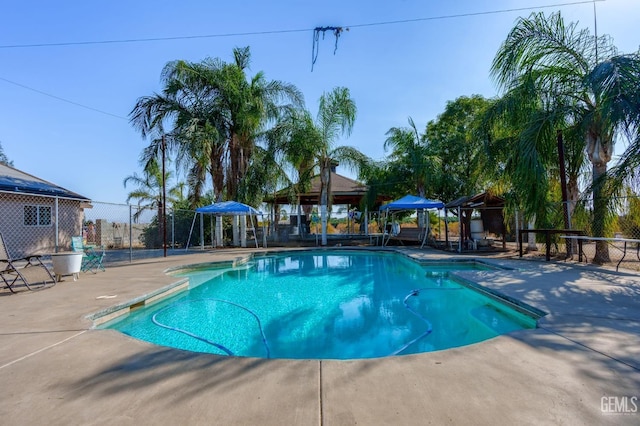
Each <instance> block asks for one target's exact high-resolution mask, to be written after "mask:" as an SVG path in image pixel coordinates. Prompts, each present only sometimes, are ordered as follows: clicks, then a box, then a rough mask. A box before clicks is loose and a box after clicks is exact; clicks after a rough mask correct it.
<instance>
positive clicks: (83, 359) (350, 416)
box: [0, 249, 640, 425]
mask: <svg viewBox="0 0 640 426" xmlns="http://www.w3.org/2000/svg"><path fill="white" fill-rule="evenodd" d="M400 251H402V252H404V253H405V254H409V255H412V256H414V257H417V258H420V259H422V260H438V259H446V258H449V257H451V255H446V254H442V252H437V251H431V250H412V249H401V250H400ZM247 252H250V251H238V250H224V251H223V250H220V251H215V252H206V253H203V254H197V255H196V254H194V255H184V256H175V257H169V258H166V259H162V258H159V259H147V260H144V261H138V262H135V263H133V264H126V265H120V266H115V265H110V266H109V267H108V268H107V271H106V272H99V273H98V274H95V275H94V274H90V273H89V274H85V273H83V274H81V276H80V279H79V280H78V281H75V282H74V281H72V280H71V278H70V277H66V280H65V281H63V282H60V283H58V284H57V285H56V286H54V287H52V288H49V289H46V290H43V291H37V292H26V291H25V292H21V293H19V294H17V295H12V294H11V293H10V292H9V291H8V290H2V291H0V384H1V389H2V396H0V418H1V419H2V423H3V424H11V425H34V424H50V425H71V424H83V425H85V424H91V425H100V424H114V423H117V424H138V425H139V424H261V425H271V424H273V425H318V424H320V425H343V424H364V425H370V424H402V425H413V424H415V425H418V424H419V425H422V424H444V423H448V424H475V425H480V424H536V425H538V424H616V425H620V424H634V425H637V424H639V423H640V276H638V274H637V273H633V272H629V271H626V272H625V271H620V272H615V271H614V270H610V269H603V268H595V267H590V266H584V265H582V266H580V265H574V264H565V263H546V262H538V261H517V260H512V259H505V258H496V259H492V258H486V257H483V258H482V261H483V262H487V263H497V264H500V265H503V266H506V267H510V268H513V269H511V270H498V271H463V272H459V273H458V274H459V275H460V276H461V277H462V278H464V279H468V280H470V281H474V282H477V283H479V284H481V285H483V286H486V287H488V288H491V289H494V290H497V291H500V292H502V293H504V294H506V295H507V296H510V297H514V298H517V299H519V300H522V301H524V302H526V303H528V304H530V305H532V306H534V307H536V308H538V309H541V310H543V311H546V312H548V313H549V314H548V315H547V316H545V317H544V318H543V319H541V320H540V321H539V324H540V327H539V328H537V329H535V330H523V331H519V332H516V333H512V334H509V335H504V336H499V337H497V338H495V339H491V340H488V341H485V342H481V343H478V344H475V345H470V346H465V347H460V348H455V349H449V350H446V351H439V352H432V353H424V354H418V355H409V356H400V357H392V358H382V359H370V360H354V361H318V360H262V359H250V358H231V357H222V356H215V355H208V354H195V353H188V352H183V351H179V350H174V349H168V348H163V347H157V346H154V345H151V344H148V343H145V342H140V341H137V340H134V339H132V338H129V337H127V336H124V335H122V334H120V333H118V332H116V331H113V330H95V329H92V324H91V321H90V320H88V319H87V318H86V316H87V315H89V314H92V313H94V312H97V311H100V310H102V309H105V308H108V307H110V306H113V305H116V304H119V303H123V302H126V301H128V300H131V299H134V298H136V297H139V296H141V295H144V294H148V293H151V292H152V291H154V290H156V289H158V288H160V287H163V286H165V285H168V284H170V283H173V282H176V281H177V278H176V277H171V276H168V275H166V274H165V273H164V272H163V271H164V270H166V269H167V268H170V267H174V266H178V265H184V264H194V263H203V262H212V261H221V260H233V259H235V258H237V257H240V256H241V255H242V254H243V253H247ZM453 257H455V258H456V259H460V258H462V257H470V258H473V256H455V255H454V256H453ZM112 296H115V297H112ZM622 411H626V413H623V412H622Z"/></svg>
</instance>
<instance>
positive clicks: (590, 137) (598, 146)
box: [587, 126, 612, 264]
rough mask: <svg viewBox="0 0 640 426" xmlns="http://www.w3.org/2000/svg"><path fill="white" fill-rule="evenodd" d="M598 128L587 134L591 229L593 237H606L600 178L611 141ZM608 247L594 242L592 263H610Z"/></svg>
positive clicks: (603, 171) (603, 242)
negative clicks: (590, 186)
mask: <svg viewBox="0 0 640 426" xmlns="http://www.w3.org/2000/svg"><path fill="white" fill-rule="evenodd" d="M599 129H600V126H597V127H595V126H594V128H593V129H591V130H590V131H589V132H588V133H587V154H588V156H589V160H591V164H592V165H593V183H594V185H593V228H592V229H591V232H592V233H593V236H594V237H606V235H605V233H606V228H605V225H606V218H607V200H606V198H605V195H606V194H604V192H603V188H602V184H601V183H599V180H600V178H601V177H603V176H604V175H605V173H606V172H607V163H608V162H609V161H610V160H611V146H612V141H611V138H610V137H602V133H603V132H602V131H598V130H599ZM610 260H611V259H610V258H609V246H608V244H607V242H606V241H596V254H595V255H594V257H593V263H596V264H602V263H607V262H610Z"/></svg>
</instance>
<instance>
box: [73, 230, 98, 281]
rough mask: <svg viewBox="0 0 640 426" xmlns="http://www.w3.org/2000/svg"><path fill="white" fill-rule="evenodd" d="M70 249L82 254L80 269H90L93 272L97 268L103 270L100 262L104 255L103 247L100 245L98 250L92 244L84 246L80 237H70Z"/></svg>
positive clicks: (84, 270)
mask: <svg viewBox="0 0 640 426" xmlns="http://www.w3.org/2000/svg"><path fill="white" fill-rule="evenodd" d="M71 249H72V250H73V251H75V252H82V253H83V254H84V255H83V256H82V265H81V266H80V270H81V271H83V272H87V271H91V272H93V273H94V274H95V273H96V272H98V269H100V270H102V271H104V270H105V269H104V265H103V264H102V261H103V259H104V255H105V252H104V247H100V250H99V251H96V249H95V247H94V246H85V245H84V243H83V242H82V237H71Z"/></svg>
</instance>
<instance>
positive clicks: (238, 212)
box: [187, 201, 267, 248]
mask: <svg viewBox="0 0 640 426" xmlns="http://www.w3.org/2000/svg"><path fill="white" fill-rule="evenodd" d="M198 214H200V233H201V238H200V241H201V244H202V246H203V248H204V225H203V219H202V217H203V216H204V215H205V214H210V215H214V216H250V218H251V229H252V231H253V237H254V239H255V241H256V248H258V238H257V236H256V228H255V226H254V224H253V219H252V217H253V216H256V217H257V216H258V215H261V216H262V213H261V212H259V211H258V210H256V209H255V208H254V207H251V206H249V205H247V204H242V203H239V202H237V201H222V202H220V203H213V204H210V205H208V206H204V207H198V208H197V209H196V212H195V214H194V216H193V222H192V223H191V230H190V231H189V241H188V242H187V247H189V243H190V242H191V233H192V232H193V227H194V225H195V223H196V216H197V215H198ZM262 235H263V244H262V245H263V247H266V246H267V241H266V233H265V232H264V229H263V233H262Z"/></svg>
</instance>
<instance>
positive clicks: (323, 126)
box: [277, 87, 370, 245]
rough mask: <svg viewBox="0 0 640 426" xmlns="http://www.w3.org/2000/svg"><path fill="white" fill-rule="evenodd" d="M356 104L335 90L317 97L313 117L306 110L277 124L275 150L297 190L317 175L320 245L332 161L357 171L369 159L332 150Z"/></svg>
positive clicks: (343, 91) (354, 151) (352, 151)
mask: <svg viewBox="0 0 640 426" xmlns="http://www.w3.org/2000/svg"><path fill="white" fill-rule="evenodd" d="M355 117H356V104H355V102H354V101H353V99H352V98H351V95H350V93H349V89H347V88H345V87H336V88H334V89H333V90H332V91H331V92H329V93H324V94H323V95H322V96H321V97H320V102H319V105H318V114H317V116H316V118H315V120H314V119H313V117H312V116H311V114H310V113H309V111H307V110H298V111H294V112H293V113H291V114H289V115H288V116H287V118H286V120H284V121H283V122H281V123H280V125H281V132H280V134H279V135H278V136H279V138H280V139H279V143H278V144H277V145H278V146H279V149H280V150H281V152H283V153H284V156H285V159H286V160H287V161H289V162H290V163H291V164H292V165H293V166H294V168H295V169H296V172H297V174H298V187H297V189H298V191H301V190H303V189H304V188H305V186H306V185H308V183H309V181H310V179H311V176H312V175H313V172H314V171H318V172H319V175H320V199H319V200H318V201H319V203H318V204H319V205H320V219H321V223H322V245H326V244H327V212H328V211H329V210H330V208H331V169H332V167H333V166H334V164H335V163H336V162H338V163H341V164H346V165H347V166H349V167H352V168H353V169H359V168H360V166H362V165H363V164H366V163H368V162H369V161H370V160H369V159H368V158H367V157H366V156H365V155H364V154H362V153H361V152H360V151H358V150H357V149H355V148H353V147H349V146H338V147H334V144H335V142H336V140H337V139H338V137H339V136H341V135H347V136H348V135H349V134H351V130H352V129H353V124H354V122H355Z"/></svg>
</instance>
